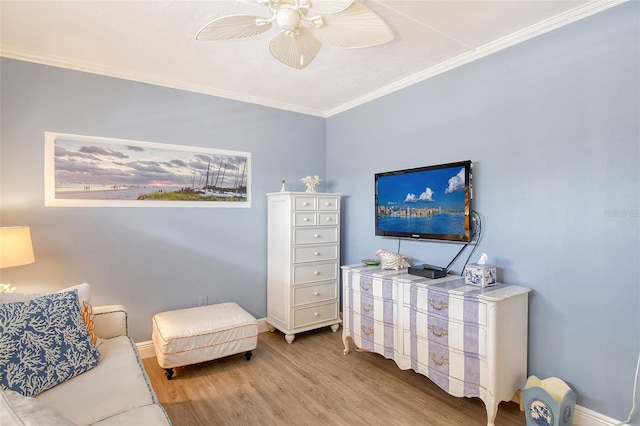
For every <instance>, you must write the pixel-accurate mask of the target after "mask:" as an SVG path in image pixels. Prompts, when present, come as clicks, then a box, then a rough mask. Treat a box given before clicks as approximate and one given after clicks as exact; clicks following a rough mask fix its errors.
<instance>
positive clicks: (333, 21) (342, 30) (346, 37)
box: [312, 3, 393, 48]
mask: <svg viewBox="0 0 640 426" xmlns="http://www.w3.org/2000/svg"><path fill="white" fill-rule="evenodd" d="M322 19H323V20H324V25H322V26H321V27H319V28H316V27H312V31H313V35H315V36H316V38H317V39H318V40H320V41H321V42H322V43H324V44H327V45H329V46H333V47H346V48H350V47H369V46H375V45H378V44H382V43H386V42H388V41H391V40H393V32H392V31H391V29H390V28H389V27H388V26H387V24H386V23H385V22H384V21H383V20H382V18H380V17H379V16H378V15H376V14H375V13H373V12H372V11H371V10H369V9H368V8H366V7H365V6H363V5H361V4H359V3H353V4H352V5H351V6H349V8H348V9H346V10H345V11H344V12H341V13H338V14H334V15H325V16H323V17H322Z"/></svg>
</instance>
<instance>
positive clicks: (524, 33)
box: [325, 0, 628, 118]
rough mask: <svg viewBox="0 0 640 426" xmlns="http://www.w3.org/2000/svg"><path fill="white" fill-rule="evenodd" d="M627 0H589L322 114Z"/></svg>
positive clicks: (525, 39)
mask: <svg viewBox="0 0 640 426" xmlns="http://www.w3.org/2000/svg"><path fill="white" fill-rule="evenodd" d="M627 1H628V0H593V1H590V2H588V3H586V4H584V5H583V6H582V7H579V8H576V9H573V10H570V11H568V12H565V13H562V14H560V15H556V16H554V17H553V18H550V19H547V20H545V21H541V22H539V23H537V24H535V25H532V26H530V27H527V28H524V29H522V30H521V31H518V32H515V33H512V34H509V35H508V36H505V37H502V38H500V39H498V40H495V41H493V42H491V43H488V44H485V45H483V46H480V47H478V48H477V49H474V50H473V51H470V52H467V53H463V54H462V55H458V56H456V57H455V58H452V59H450V60H448V61H445V62H442V63H440V64H438V65H436V66H434V67H431V68H428V69H426V70H424V71H421V72H419V73H416V74H413V75H411V76H408V77H406V78H403V79H401V80H398V81H396V82H394V83H392V84H389V85H387V86H385V87H382V88H380V89H378V90H375V91H373V92H370V93H368V94H366V95H364V96H360V97H358V98H355V99H353V100H351V101H349V102H346V103H344V104H342V105H340V106H338V107H336V108H333V109H331V110H328V111H326V113H325V116H326V117H327V118H328V117H331V116H333V115H336V114H339V113H341V112H344V111H347V110H350V109H352V108H355V107H357V106H360V105H362V104H365V103H367V102H370V101H372V100H375V99H378V98H380V97H382V96H385V95H388V94H390V93H393V92H396V91H398V90H401V89H404V88H406V87H409V86H411V85H413V84H416V83H419V82H421V81H424V80H427V79H429V78H432V77H435V76H437V75H440V74H443V73H445V72H447V71H450V70H452V69H454V68H457V67H459V66H462V65H465V64H468V63H469V62H473V61H475V60H478V59H480V58H484V57H485V56H488V55H491V54H492V53H496V52H499V51H501V50H504V49H507V48H509V47H511V46H514V45H516V44H519V43H522V42H524V41H527V40H530V39H532V38H534V37H537V36H539V35H542V34H545V33H548V32H550V31H553V30H555V29H558V28H560V27H563V26H565V25H569V24H571V23H573V22H576V21H579V20H581V19H584V18H587V17H589V16H592V15H595V14H596V13H599V12H602V11H604V10H607V9H610V8H612V7H614V6H618V5H620V4H623V3H626V2H627Z"/></svg>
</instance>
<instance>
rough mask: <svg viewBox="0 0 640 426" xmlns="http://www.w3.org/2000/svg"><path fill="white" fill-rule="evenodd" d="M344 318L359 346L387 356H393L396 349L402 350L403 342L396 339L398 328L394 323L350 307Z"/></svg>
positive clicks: (344, 322) (349, 333)
mask: <svg viewBox="0 0 640 426" xmlns="http://www.w3.org/2000/svg"><path fill="white" fill-rule="evenodd" d="M342 320H343V326H344V327H345V328H346V332H347V334H348V335H349V336H351V338H352V339H353V342H354V343H355V345H356V346H357V347H358V348H360V349H364V350H367V351H373V352H377V353H380V354H383V355H384V356H385V357H387V358H393V355H394V352H395V350H398V351H401V349H402V344H401V343H398V342H397V341H396V336H397V329H396V326H395V325H394V324H392V323H383V322H381V321H376V320H374V319H371V318H367V317H364V316H362V315H360V314H358V313H357V312H354V311H352V310H350V309H348V308H345V309H344V313H343V318H342ZM398 346H399V347H398Z"/></svg>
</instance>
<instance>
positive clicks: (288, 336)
mask: <svg viewBox="0 0 640 426" xmlns="http://www.w3.org/2000/svg"><path fill="white" fill-rule="evenodd" d="M295 338H296V335H295V334H285V335H284V340H286V341H287V343H289V344H291V343H293V339H295Z"/></svg>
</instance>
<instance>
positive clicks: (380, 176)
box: [375, 161, 472, 242]
mask: <svg viewBox="0 0 640 426" xmlns="http://www.w3.org/2000/svg"><path fill="white" fill-rule="evenodd" d="M471 166H472V163H471V161H461V162H457V163H449V164H440V165H435V166H428V167H419V168H415V169H407V170H398V171H394V172H386V173H376V175H375V196H376V199H375V208H376V212H375V213H376V214H375V217H376V235H381V236H385V237H400V238H417V239H433V240H449V241H462V242H469V241H471V226H470V217H469V215H470V212H471Z"/></svg>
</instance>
